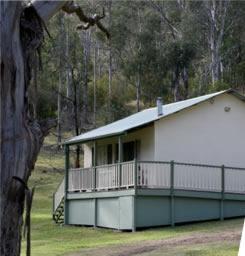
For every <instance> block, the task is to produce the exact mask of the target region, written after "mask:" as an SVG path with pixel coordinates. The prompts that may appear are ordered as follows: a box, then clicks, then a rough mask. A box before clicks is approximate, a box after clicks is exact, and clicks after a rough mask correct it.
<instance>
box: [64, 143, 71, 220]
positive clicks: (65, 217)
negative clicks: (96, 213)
mask: <svg viewBox="0 0 245 256" xmlns="http://www.w3.org/2000/svg"><path fill="white" fill-rule="evenodd" d="M69 167H70V149H69V145H65V191H64V224H65V225H67V224H68V214H69V212H68V201H67V193H68V189H69Z"/></svg>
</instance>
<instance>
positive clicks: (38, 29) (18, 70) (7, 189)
mask: <svg viewBox="0 0 245 256" xmlns="http://www.w3.org/2000/svg"><path fill="white" fill-rule="evenodd" d="M0 4H1V8H0V14H1V15H0V24H1V27H0V29H1V40H0V46H1V56H0V62H1V84H0V87H1V111H0V114H1V115H0V118H1V121H0V128H1V138H0V153H1V161H0V164H1V168H0V225H1V227H0V230H1V232H0V241H1V243H0V255H4V256H9V255H11V256H19V255H20V249H21V227H22V219H23V218H22V214H23V208H24V199H25V189H26V186H25V184H27V181H28V178H29V176H30V173H31V171H32V169H33V168H34V165H35V161H36V159H37V155H38V152H39V149H40V147H41V145H42V143H43V139H44V137H45V135H47V133H48V131H49V129H50V128H51V127H53V126H54V125H55V121H54V120H45V121H39V120H36V119H34V117H33V116H32V115H31V114H30V111H29V104H28V95H27V89H28V86H29V84H30V79H31V68H30V67H31V65H32V60H33V55H34V54H35V52H36V51H39V50H40V47H41V44H42V41H43V38H44V33H43V30H44V29H43V28H44V27H45V25H44V24H45V22H47V21H48V20H49V19H50V18H51V17H52V16H53V15H54V14H55V13H56V12H58V11H59V10H60V9H63V10H64V11H66V12H68V13H76V14H77V16H78V17H79V18H80V20H81V21H83V22H85V25H80V26H79V28H82V29H86V28H89V27H90V26H91V25H97V26H98V27H99V28H101V29H102V30H103V31H104V32H105V33H106V34H107V36H109V33H108V32H107V30H106V29H105V28H104V27H103V26H102V24H101V23H100V20H101V19H102V18H103V15H102V16H99V15H93V16H92V17H87V16H86V15H84V13H83V11H82V9H81V8H80V7H79V6H77V5H75V4H73V2H66V1H34V2H32V4H28V5H27V4H26V2H24V1H15V2H14V1H1V3H0ZM13 177H17V179H16V178H13Z"/></svg>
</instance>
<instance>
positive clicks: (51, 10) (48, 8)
mask: <svg viewBox="0 0 245 256" xmlns="http://www.w3.org/2000/svg"><path fill="white" fill-rule="evenodd" d="M31 4H32V5H33V7H34V8H35V10H36V11H37V13H38V15H39V16H40V18H41V19H42V20H43V21H44V22H48V21H49V19H50V18H52V17H53V16H54V15H55V14H56V13H57V12H58V11H59V10H61V9H62V10H63V11H64V12H66V13H68V14H72V13H75V14H76V15H77V16H78V18H79V19H80V21H82V22H84V23H85V24H80V25H78V26H77V28H78V29H88V28H89V27H91V26H94V25H96V26H98V28H99V29H100V30H101V31H102V32H104V33H105V34H106V36H107V38H110V33H109V32H108V30H107V29H106V28H105V27H104V26H103V25H102V23H101V22H100V20H101V19H103V18H104V17H105V11H104V9H103V13H102V15H98V14H94V15H92V16H91V17H88V16H86V15H85V14H84V12H83V10H82V8H81V7H80V6H79V5H78V4H76V3H74V2H73V1H51V0H50V1H38V0H33V1H32V2H31Z"/></svg>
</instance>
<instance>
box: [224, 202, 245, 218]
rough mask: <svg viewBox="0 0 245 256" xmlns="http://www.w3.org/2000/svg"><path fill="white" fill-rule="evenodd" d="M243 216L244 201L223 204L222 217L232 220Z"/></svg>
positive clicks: (244, 210) (244, 209) (244, 213)
mask: <svg viewBox="0 0 245 256" xmlns="http://www.w3.org/2000/svg"><path fill="white" fill-rule="evenodd" d="M239 216H245V201H232V200H229V201H228V200H227V201H225V202H224V217H225V218H232V217H239Z"/></svg>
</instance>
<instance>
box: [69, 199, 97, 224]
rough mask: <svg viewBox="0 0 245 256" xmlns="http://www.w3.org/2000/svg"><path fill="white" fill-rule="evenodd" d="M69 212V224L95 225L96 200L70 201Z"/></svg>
mask: <svg viewBox="0 0 245 256" xmlns="http://www.w3.org/2000/svg"><path fill="white" fill-rule="evenodd" d="M68 212H69V214H68V224H72V225H89V226H90V225H91V226H92V225H94V213H95V204H94V199H86V200H69V201H68Z"/></svg>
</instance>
